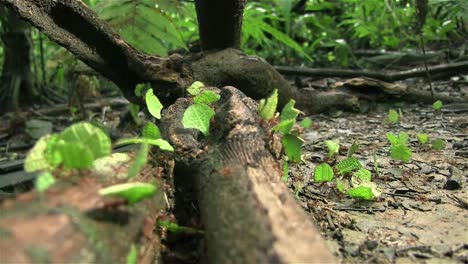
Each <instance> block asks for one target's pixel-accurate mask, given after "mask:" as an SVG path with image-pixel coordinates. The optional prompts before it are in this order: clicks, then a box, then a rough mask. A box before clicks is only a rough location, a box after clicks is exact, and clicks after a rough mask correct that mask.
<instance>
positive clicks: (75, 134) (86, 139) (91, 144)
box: [60, 122, 111, 159]
mask: <svg viewBox="0 0 468 264" xmlns="http://www.w3.org/2000/svg"><path fill="white" fill-rule="evenodd" d="M60 139H61V140H63V141H65V142H66V143H72V142H73V143H79V144H82V146H83V147H85V148H87V149H88V150H89V151H90V152H91V154H92V155H93V157H94V159H97V158H100V157H104V156H108V155H110V153H111V140H110V138H109V136H108V135H107V134H106V133H105V132H104V131H103V130H102V129H101V128H99V127H96V126H94V125H93V124H91V123H88V122H80V123H76V124H74V125H71V126H69V127H68V128H66V129H65V130H63V131H62V133H60Z"/></svg>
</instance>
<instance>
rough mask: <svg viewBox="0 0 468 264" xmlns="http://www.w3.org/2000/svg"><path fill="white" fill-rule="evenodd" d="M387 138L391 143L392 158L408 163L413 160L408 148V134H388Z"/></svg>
mask: <svg viewBox="0 0 468 264" xmlns="http://www.w3.org/2000/svg"><path fill="white" fill-rule="evenodd" d="M387 138H388V140H389V141H390V144H391V146H390V156H391V157H392V158H393V159H396V160H401V161H404V162H408V161H409V160H410V159H411V156H412V152H411V150H410V149H409V148H408V146H407V143H408V134H406V133H404V132H401V133H400V134H398V136H396V135H394V134H392V133H390V132H389V133H387Z"/></svg>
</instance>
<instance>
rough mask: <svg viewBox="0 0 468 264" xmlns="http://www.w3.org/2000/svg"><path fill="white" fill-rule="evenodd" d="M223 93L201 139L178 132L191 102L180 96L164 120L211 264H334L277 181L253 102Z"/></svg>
mask: <svg viewBox="0 0 468 264" xmlns="http://www.w3.org/2000/svg"><path fill="white" fill-rule="evenodd" d="M220 94H221V100H220V102H219V103H217V105H216V106H215V109H216V112H217V113H216V116H215V120H214V126H215V128H213V129H211V131H210V133H211V134H210V136H209V137H208V138H205V139H203V138H202V139H200V140H198V137H197V136H198V133H197V132H196V131H193V130H187V129H184V128H183V126H182V124H181V118H182V115H183V112H184V110H185V109H186V108H187V107H188V106H189V104H190V100H187V99H185V98H181V99H179V100H177V101H176V103H175V104H174V105H172V106H171V107H169V108H168V109H167V110H166V111H165V113H164V118H163V120H162V122H163V127H164V128H165V130H164V131H165V134H166V136H167V138H169V140H170V141H171V142H172V144H173V145H174V146H175V147H176V149H177V152H178V155H177V157H178V159H177V163H176V164H178V165H177V166H178V167H179V168H177V167H176V171H179V173H178V174H179V175H176V177H183V178H184V180H185V181H189V185H190V184H193V186H195V189H196V193H197V197H198V204H199V207H200V212H201V220H202V222H203V225H204V228H205V240H206V241H205V243H206V245H207V257H208V261H209V262H210V263H306V262H308V263H333V262H334V259H333V257H332V256H331V254H330V253H329V251H328V250H327V248H326V247H325V245H324V241H323V239H321V237H320V234H319V232H318V231H317V229H316V228H315V227H314V225H313V223H312V222H311V219H310V218H309V217H308V216H307V215H306V214H305V212H304V211H303V210H302V209H301V208H300V207H299V206H298V204H297V203H296V201H295V200H294V198H293V197H292V194H291V193H290V191H289V190H288V188H287V187H286V185H285V184H284V183H283V182H282V181H281V174H282V172H281V169H280V164H279V163H278V161H277V158H278V157H277V155H278V154H275V153H277V151H274V150H275V149H276V150H278V149H277V148H276V147H275V146H278V144H277V143H278V141H276V140H272V137H271V135H270V134H269V133H270V132H269V131H270V127H269V125H268V124H266V123H264V122H262V121H261V120H260V118H259V117H258V116H257V114H256V111H257V110H256V109H257V104H256V103H255V101H253V100H252V99H250V98H248V97H246V96H245V95H244V94H242V93H241V92H240V91H239V90H237V89H235V88H233V87H225V88H223V89H222V91H221V93H220ZM275 143H276V144H275ZM181 167H182V168H181ZM176 174H177V173H176Z"/></svg>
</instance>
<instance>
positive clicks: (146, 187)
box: [99, 182, 156, 205]
mask: <svg viewBox="0 0 468 264" xmlns="http://www.w3.org/2000/svg"><path fill="white" fill-rule="evenodd" d="M155 193H156V186H154V185H153V184H149V183H142V182H130V183H123V184H117V185H112V186H110V187H107V188H103V189H101V190H99V194H100V195H103V196H115V197H119V198H123V199H125V200H126V201H127V202H128V204H130V205H131V204H135V203H137V202H139V201H141V200H143V199H144V198H148V197H152V196H154V194H155Z"/></svg>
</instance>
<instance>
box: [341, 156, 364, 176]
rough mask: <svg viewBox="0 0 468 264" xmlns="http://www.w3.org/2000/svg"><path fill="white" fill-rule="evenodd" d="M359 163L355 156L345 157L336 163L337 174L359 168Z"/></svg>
mask: <svg viewBox="0 0 468 264" xmlns="http://www.w3.org/2000/svg"><path fill="white" fill-rule="evenodd" d="M361 167H362V166H361V163H360V162H359V161H358V160H357V159H355V158H347V159H345V160H342V161H340V162H338V164H336V168H337V169H338V173H339V174H344V173H348V172H351V171H354V170H359V169H360V168H361Z"/></svg>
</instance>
